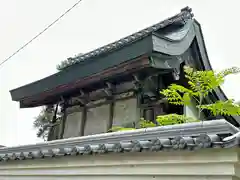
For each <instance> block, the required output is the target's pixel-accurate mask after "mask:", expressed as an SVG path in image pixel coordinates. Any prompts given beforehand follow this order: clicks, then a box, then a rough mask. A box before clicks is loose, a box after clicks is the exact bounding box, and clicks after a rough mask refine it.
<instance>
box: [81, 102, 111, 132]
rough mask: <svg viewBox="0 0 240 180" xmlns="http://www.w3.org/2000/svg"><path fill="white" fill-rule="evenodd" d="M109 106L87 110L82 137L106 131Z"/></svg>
mask: <svg viewBox="0 0 240 180" xmlns="http://www.w3.org/2000/svg"><path fill="white" fill-rule="evenodd" d="M109 118H110V105H109V104H106V105H101V106H98V107H95V108H90V109H88V110H87V120H86V122H85V128H84V135H85V136H86V135H92V134H100V133H105V132H107V131H108V129H107V128H108V123H109Z"/></svg>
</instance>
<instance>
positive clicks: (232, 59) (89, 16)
mask: <svg viewBox="0 0 240 180" xmlns="http://www.w3.org/2000/svg"><path fill="white" fill-rule="evenodd" d="M76 1H77V0H51V1H50V0H34V1H33V0H21V1H19V0H0V23H1V28H0V49H1V50H0V61H3V60H4V59H5V58H6V57H7V56H9V55H10V54H11V53H13V52H14V51H15V50H16V49H18V48H19V47H20V46H22V45H23V44H24V43H26V42H27V41H28V40H30V39H31V38H32V37H33V36H35V35H36V34H37V33H39V31H41V30H42V29H43V28H44V27H45V26H47V25H48V24H50V23H51V22H52V21H53V20H55V19H56V18H57V17H58V16H59V15H61V14H62V13H63V12H64V11H65V10H66V9H68V8H69V7H70V6H72V5H73V4H74V3H75V2H76ZM187 5H188V6H190V7H191V8H192V9H193V13H194V14H195V18H196V19H197V20H198V21H199V22H200V23H201V25H202V29H203V34H204V38H205V42H206V46H207V50H208V54H209V57H210V61H211V64H212V66H213V68H214V69H216V70H219V69H220V70H221V69H223V68H226V67H231V66H238V67H240V60H239V51H240V50H239V42H240V36H239V32H240V25H239V15H240V14H239V0H228V1H226V0H222V1H209V0H201V1H199V0H198V1H197V0H181V1H179V0H164V1H163V0H83V1H82V3H80V4H79V5H78V6H77V7H76V8H74V9H73V11H71V12H70V13H69V14H68V15H67V16H65V17H64V18H63V19H62V20H61V21H60V22H58V23H57V24H55V26H54V27H52V28H51V29H49V30H48V31H47V32H46V33H44V34H43V35H42V36H41V37H40V38H39V39H37V40H35V41H34V42H33V43H31V44H30V45H29V46H28V47H26V48H25V49H24V50H23V51H22V52H20V53H18V54H17V55H16V56H14V57H13V58H11V60H10V61H8V62H7V63H6V64H4V66H2V67H1V68H0V144H2V145H7V146H13V145H19V144H30V143H36V142H39V141H41V140H40V139H37V138H36V130H34V129H33V128H32V123H33V120H34V117H35V116H37V115H38V113H39V108H32V109H20V108H19V104H18V103H16V102H13V101H12V100H11V97H10V93H9V90H11V89H13V88H16V87H19V86H21V85H24V84H26V83H30V82H32V81H35V80H38V79H40V78H43V77H45V76H48V75H50V74H53V73H55V72H56V65H57V64H58V63H59V62H60V61H62V60H64V59H66V58H67V57H69V56H74V55H75V54H78V53H85V52H88V51H89V50H92V49H94V48H97V47H99V46H101V45H105V44H107V43H110V42H112V41H114V40H117V39H119V38H121V37H123V36H127V35H129V34H130V33H134V32H135V31H137V30H140V29H142V28H145V27H147V26H149V25H152V24H153V23H157V22H159V21H161V20H163V19H165V18H166V17H169V16H172V15H174V14H176V13H178V12H179V11H180V9H181V8H183V7H184V6H187ZM237 79H238V80H237ZM239 81H240V75H237V76H232V77H229V78H228V79H227V82H226V83H225V85H224V91H225V93H226V94H227V95H228V97H229V98H235V99H236V100H240V94H239V93H238V91H239V90H240V83H239Z"/></svg>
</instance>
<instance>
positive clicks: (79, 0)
mask: <svg viewBox="0 0 240 180" xmlns="http://www.w3.org/2000/svg"><path fill="white" fill-rule="evenodd" d="M81 1H82V0H78V1H77V2H76V3H75V4H74V5H73V6H72V7H70V8H69V9H68V10H67V11H65V12H64V13H63V14H62V15H61V16H59V18H57V19H56V20H55V21H53V22H52V23H51V24H49V25H48V26H47V27H46V28H44V29H43V30H42V31H41V32H40V33H38V34H37V35H36V36H34V37H33V38H32V39H31V40H30V41H28V42H27V43H26V44H24V45H23V46H22V47H20V48H19V49H18V50H17V51H15V52H14V53H13V54H12V55H10V56H9V57H8V58H6V59H5V60H4V61H2V62H1V63H0V68H1V66H2V65H3V64H4V63H5V62H7V61H8V60H10V59H11V58H12V57H13V56H15V55H16V54H17V53H19V52H20V51H21V50H23V49H24V48H25V47H26V46H27V45H29V44H30V43H32V42H33V41H34V40H35V39H37V38H38V37H39V36H40V35H42V34H43V33H44V32H45V31H47V30H48V29H49V28H50V27H52V26H53V25H54V24H55V23H57V22H58V21H59V20H60V19H61V18H62V17H63V16H65V15H66V14H67V13H69V12H70V11H71V10H72V9H73V8H74V7H76V6H77V5H78V4H79V3H80V2H81Z"/></svg>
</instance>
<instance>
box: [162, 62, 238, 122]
mask: <svg viewBox="0 0 240 180" xmlns="http://www.w3.org/2000/svg"><path fill="white" fill-rule="evenodd" d="M184 72H185V77H186V79H187V80H188V84H189V88H185V87H183V86H181V85H177V84H171V85H170V86H169V87H168V88H167V89H164V90H162V91H161V92H160V93H161V94H163V95H164V96H166V97H167V99H168V101H169V103H171V104H175V105H185V106H188V105H189V104H190V102H191V99H192V98H193V99H195V101H196V102H197V106H196V107H197V108H198V112H199V116H198V118H199V119H200V118H201V117H200V115H201V112H202V110H204V109H205V110H209V111H210V112H211V113H212V114H213V115H229V116H230V115H240V106H239V105H238V104H237V103H234V101H233V100H227V101H217V102H215V103H213V104H207V105H203V99H204V98H206V97H207V96H208V95H209V94H210V93H212V92H213V91H214V90H215V89H216V88H218V87H219V86H221V85H222V84H223V83H224V80H225V77H226V76H228V75H231V74H237V73H239V72H240V69H239V68H237V67H233V68H228V69H225V70H223V71H221V72H218V73H217V72H214V71H212V70H208V71H195V70H194V69H193V68H191V67H188V66H185V67H184Z"/></svg>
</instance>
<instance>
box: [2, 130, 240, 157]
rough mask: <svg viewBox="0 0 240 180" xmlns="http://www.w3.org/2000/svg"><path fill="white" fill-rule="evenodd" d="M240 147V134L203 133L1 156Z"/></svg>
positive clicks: (54, 155) (51, 155)
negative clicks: (229, 137)
mask: <svg viewBox="0 0 240 180" xmlns="http://www.w3.org/2000/svg"><path fill="white" fill-rule="evenodd" d="M230 147H240V134H239V135H237V136H236V137H235V138H233V139H231V140H228V141H223V140H221V138H220V137H219V136H218V135H207V134H201V135H199V136H198V137H195V138H193V137H181V136H177V137H175V138H164V139H162V138H155V139H152V140H147V139H146V140H135V141H122V142H118V143H112V144H111V143H106V144H97V145H85V146H74V147H64V148H55V149H42V150H38V151H33V152H19V153H7V154H4V155H1V156H0V160H1V161H8V160H25V159H35V158H36V159H39V158H48V157H51V158H53V157H58V156H67V155H87V154H102V153H110V152H114V153H120V152H141V151H164V150H199V149H203V148H230Z"/></svg>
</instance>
